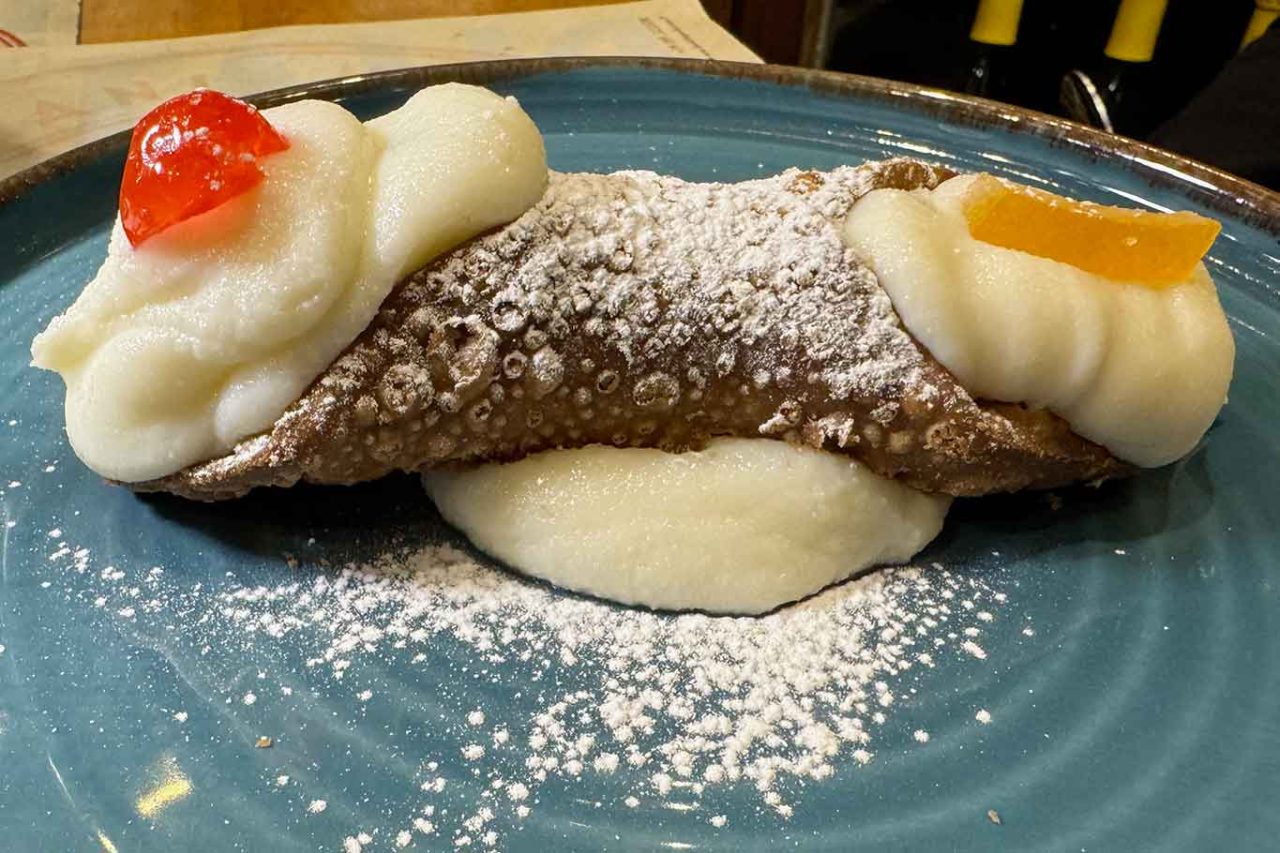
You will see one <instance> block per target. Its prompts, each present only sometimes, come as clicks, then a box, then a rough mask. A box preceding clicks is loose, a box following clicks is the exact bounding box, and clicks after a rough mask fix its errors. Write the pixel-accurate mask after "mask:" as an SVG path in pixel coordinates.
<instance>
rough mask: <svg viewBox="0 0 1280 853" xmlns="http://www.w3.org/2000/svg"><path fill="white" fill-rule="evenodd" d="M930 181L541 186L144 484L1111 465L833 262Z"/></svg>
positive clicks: (997, 477) (1114, 467)
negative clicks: (580, 452) (366, 322)
mask: <svg viewBox="0 0 1280 853" xmlns="http://www.w3.org/2000/svg"><path fill="white" fill-rule="evenodd" d="M947 174H948V173H946V172H944V171H942V170H939V169H936V168H933V167H928V166H924V165H922V164H918V163H914V162H910V161H902V160H898V161H887V162H886V163H882V164H871V165H868V166H862V167H857V168H841V169H836V170H834V171H832V172H829V173H814V172H801V171H798V170H791V171H788V172H785V173H783V174H781V175H778V176H774V177H771V178H766V179H762V180H756V181H748V182H744V183H739V184H695V183H688V182H685V181H682V180H679V179H677V178H671V177H663V176H659V175H655V174H652V173H647V172H623V173H617V174H613V175H588V174H561V175H553V176H552V180H551V183H550V186H549V188H548V191H547V193H546V195H545V196H544V197H543V198H542V200H541V201H540V202H539V203H538V204H537V205H536V206H535V207H534V208H533V209H531V210H530V211H529V212H528V213H526V214H525V215H524V216H522V217H521V218H520V219H519V220H517V221H516V222H514V223H512V224H511V225H509V226H506V227H505V228H502V229H500V230H498V231H496V232H494V233H491V234H489V235H487V236H485V237H483V238H480V239H478V240H475V241H472V242H471V243H469V244H467V245H466V246H463V247H462V248H460V249H458V250H456V251H454V252H451V253H449V254H447V255H445V256H443V257H441V258H439V259H438V260H436V261H435V262H434V263H432V264H430V265H429V266H427V267H426V268H425V269H423V270H421V271H419V272H417V273H415V274H414V275H412V276H411V277H409V279H408V280H406V281H405V282H404V283H403V284H402V285H401V286H400V287H399V288H397V290H396V291H395V292H394V293H393V294H392V295H391V296H390V297H389V298H388V300H387V301H386V302H385V303H384V304H383V306H382V308H381V310H380V311H379V312H378V315H377V317H376V318H375V320H374V321H373V323H372V324H371V326H370V327H369V328H368V329H367V330H366V331H365V332H364V333H363V334H362V335H361V336H360V338H359V339H358V340H357V341H356V343H355V344H354V345H353V346H352V347H351V348H350V349H349V350H348V351H347V352H346V353H345V354H344V355H343V356H342V357H340V358H339V359H338V360H337V361H336V362H335V363H334V364H333V365H332V366H331V367H330V368H329V369H328V370H327V371H326V372H325V373H324V374H323V375H322V376H321V377H320V378H319V380H317V382H316V383H315V384H314V385H313V386H312V387H311V388H310V389H309V390H308V391H307V393H306V394H305V395H304V396H303V397H302V399H301V400H299V401H298V403H296V404H295V405H294V406H292V407H291V408H290V409H289V411H288V412H286V414H285V415H284V416H283V417H282V418H281V419H280V420H279V421H278V422H277V423H276V425H275V426H274V427H273V429H272V430H271V431H270V432H269V433H265V434H263V435H261V436H258V437H256V438H253V439H250V440H248V441H246V442H244V443H242V444H241V445H240V446H238V447H237V448H236V449H235V451H234V452H233V453H231V454H230V455H228V456H227V457H224V458H222V459H218V460H214V461H212V462H210V463H206V464H203V465H198V466H195V467H193V468H191V469H188V470H186V471H184V472H181V473H180V474H179V475H177V476H175V477H172V478H169V479H166V480H162V481H159V482H156V483H152V484H147V485H146V486H145V487H147V488H161V489H165V490H169V491H176V492H178V493H181V494H186V495H190V496H194V497H210V498H213V497H226V496H230V495H234V494H238V493H242V492H243V491H246V490H247V489H249V488H252V487H253V486H256V485H267V484H274V485H288V484H290V483H292V482H296V481H297V480H299V479H306V480H310V481H315V482H328V483H350V482H356V481H360V480H365V479H370V478H372V477H376V476H380V475H382V474H384V473H386V472H388V471H391V470H396V469H403V470H416V469H420V468H424V467H431V466H435V465H441V464H448V463H455V462H466V461H481V460H495V459H514V458H518V457H521V456H524V455H527V454H529V453H532V452H535V451H538V450H543V449H548V448H555V447H576V446H583V445H587V444H593V443H604V444H613V445H617V446H644V447H658V448H661V449H665V450H673V451H680V450H687V449H690V448H695V447H701V446H703V445H704V444H705V443H706V442H707V440H708V439H709V438H710V437H712V436H715V435H738V436H744V437H755V436H766V437H773V438H780V439H787V440H791V441H795V442H801V443H805V444H808V445H812V446H820V447H826V448H828V449H833V450H839V451H844V452H847V453H850V454H852V455H854V456H855V457H857V458H859V459H861V460H862V461H863V462H865V463H866V464H868V465H869V466H870V467H871V468H872V469H873V470H875V471H877V472H878V473H880V474H883V475H886V476H891V477H898V478H901V479H902V480H903V481H904V482H907V483H909V484H911V485H915V486H918V487H920V488H924V489H927V490H936V491H944V492H948V493H952V494H979V493H984V492H988V491H999V490H1008V489H1016V488H1022V487H1027V486H1049V485H1056V484H1059V483H1063V482H1070V481H1075V480H1082V479H1091V478H1094V477H1099V476H1106V475H1108V474H1113V473H1116V472H1117V471H1119V470H1121V469H1122V466H1120V465H1119V464H1118V463H1116V462H1115V460H1114V459H1112V458H1111V457H1110V456H1109V455H1108V454H1107V453H1106V452H1105V451H1103V450H1102V449H1101V448H1099V447H1097V446H1095V445H1092V444H1090V443H1089V442H1086V441H1084V440H1082V439H1080V438H1079V437H1077V436H1075V435H1073V434H1072V433H1071V432H1070V431H1069V430H1068V429H1067V428H1066V427H1065V425H1064V424H1063V423H1062V422H1061V421H1060V420H1059V419H1057V418H1054V417H1053V416H1051V415H1048V414H1047V413H1036V412H1028V411H1025V410H1022V409H1020V408H1018V407H1002V406H996V407H983V406H979V405H978V404H977V403H975V402H974V400H973V399H972V398H971V397H970V396H969V395H968V394H967V393H966V392H965V391H964V389H963V388H962V387H961V386H959V385H958V384H957V383H956V382H955V380H954V378H953V377H951V375H950V374H948V373H947V372H946V371H945V370H942V369H941V368H940V367H939V366H938V365H937V363H936V362H934V361H933V359H932V358H931V357H929V355H928V354H927V353H926V352H925V351H924V350H923V349H922V348H920V347H919V346H918V345H917V344H916V343H915V341H914V340H913V339H912V338H911V336H910V335H909V334H907V333H906V332H905V331H904V330H903V328H902V326H901V324H900V322H899V321H898V318H897V315H896V314H895V312H894V310H893V307H892V305H891V303H890V301H889V298H888V296H887V295H886V294H885V292H884V290H883V289H882V288H881V287H880V286H879V284H878V283H877V281H876V279H875V276H874V275H873V274H871V272H870V270H869V269H868V268H867V267H866V266H865V265H864V264H862V263H861V262H860V261H859V260H858V259H857V256H856V255H855V254H854V253H853V252H852V251H851V250H850V249H848V248H847V247H846V246H845V244H844V242H843V240H842V237H841V233H840V223H841V221H842V220H843V218H844V216H845V215H846V214H847V213H848V211H849V209H850V207H851V206H852V204H853V203H854V201H856V200H857V199H858V198H860V197H861V196H863V195H865V194H866V193H867V192H869V191H870V190H872V189H874V188H876V187H901V188H913V187H920V186H928V187H932V186H936V185H937V183H938V182H940V181H941V180H943V179H944V178H945V177H947Z"/></svg>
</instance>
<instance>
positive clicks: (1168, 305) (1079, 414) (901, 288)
mask: <svg viewBox="0 0 1280 853" xmlns="http://www.w3.org/2000/svg"><path fill="white" fill-rule="evenodd" d="M973 180H974V177H973V176H967V177H958V178H952V179H951V180H949V181H946V182H944V183H943V184H941V185H940V186H939V187H938V188H937V189H935V190H932V191H930V190H918V191H911V192H906V191H901V190H876V191H874V192H872V193H869V194H868V195H867V196H866V197H865V198H863V199H862V200H860V201H859V202H858V203H857V204H856V205H855V206H854V208H853V210H852V211H850V213H849V216H848V218H847V220H846V222H845V229H844V234H845V239H846V241H847V242H848V244H849V245H850V246H851V247H852V248H853V249H854V250H855V251H857V252H858V253H859V254H860V255H862V256H863V258H864V259H865V260H866V261H867V262H868V264H869V265H870V266H871V267H872V268H873V269H874V270H875V273H876V276H877V278H878V279H879V281H880V284H881V285H882V286H883V287H884V289H885V290H886V292H888V294H889V297H890V298H891V299H892V301H893V305H894V308H895V310H896V311H897V312H898V315H899V317H901V319H902V322H903V325H904V326H905V327H906V328H907V330H908V331H910V332H911V334H912V335H914V336H915V337H916V339H917V340H919V341H920V343H922V344H923V345H924V346H925V347H926V348H927V349H928V350H929V352H930V353H932V355H933V356H934V357H935V358H936V359H937V360H938V361H939V362H940V363H941V364H942V366H943V367H945V368H947V370H949V371H950V372H951V373H952V374H953V375H955V377H956V378H957V379H958V380H959V381H960V383H961V384H962V385H963V386H964V387H965V389H966V390H967V391H969V393H970V394H972V395H973V396H974V397H978V398H983V399H989V400H1002V401H1007V402H1018V403H1026V404H1028V405H1031V406H1042V407H1045V408H1048V409H1049V410H1051V411H1053V412H1055V413H1056V414H1058V415H1060V416H1062V417H1063V418H1064V419H1065V420H1066V421H1067V422H1068V423H1069V424H1070V425H1071V427H1072V429H1073V430H1074V431H1075V432H1076V433H1078V434H1079V435H1081V436H1084V437H1085V438H1088V439H1090V440H1091V441H1094V442H1097V443H1098V444H1101V445H1102V446H1103V447H1106V448H1107V449H1108V450H1110V451H1111V452H1112V453H1113V454H1114V455H1115V456H1116V457H1118V458H1120V459H1123V460H1125V461H1127V462H1131V463H1133V464H1136V465H1140V466H1144V467H1154V466H1158V465H1163V464H1166V463H1168V462H1172V461H1173V460H1175V459H1178V458H1180V457H1182V456H1184V455H1186V454H1187V453H1189V452H1190V451H1191V450H1192V449H1193V448H1194V447H1195V445H1196V444H1197V443H1198V442H1199V440H1200V439H1201V437H1202V436H1203V435H1204V433H1205V431H1206V430H1208V428H1209V426H1210V425H1211V424H1212V423H1213V419H1214V418H1215V417H1216V416H1217V414H1218V411H1219V410H1220V409H1221V408H1222V405H1223V403H1224V402H1225V400H1226V394H1227V386H1228V385H1229V384H1230V381H1231V373H1232V366H1233V362H1234V357H1235V344H1234V341H1233V340H1232V337H1231V331H1230V328H1229V327H1228V325H1227V320H1226V316H1225V315H1224V314H1223V311H1222V307H1221V305H1220V304H1219V302H1218V295H1217V291H1216V290H1215V288H1214V284H1213V281H1212V279H1210V278H1209V274H1208V272H1207V271H1206V270H1205V268H1204V264H1203V263H1201V264H1197V265H1196V268H1195V271H1194V272H1193V274H1192V275H1191V276H1190V277H1189V278H1188V279H1187V280H1186V281H1183V282H1181V283H1178V284H1174V285H1172V286H1169V287H1164V288H1160V289H1155V288H1151V287H1146V286H1143V285H1141V284H1132V283H1127V282H1117V281H1111V280H1108V279H1106V278H1103V277H1102V276H1099V275H1096V274H1092V273H1088V272H1085V271H1083V270H1080V269H1077V268H1076V267H1073V266H1070V265H1068V264H1065V263H1061V262H1059V261H1055V260H1052V259H1049V258H1043V257H1037V256H1035V255H1030V254H1027V253H1025V252H1020V251H1016V250H1014V249H1007V248H1002V247H1000V246H994V245H990V244H987V243H983V242H981V241H979V240H976V239H974V238H973V237H972V236H971V235H970V233H969V227H968V223H967V220H966V218H965V209H964V202H965V199H966V194H967V192H968V190H969V186H970V183H971V182H972V181H973Z"/></svg>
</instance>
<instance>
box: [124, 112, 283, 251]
mask: <svg viewBox="0 0 1280 853" xmlns="http://www.w3.org/2000/svg"><path fill="white" fill-rule="evenodd" d="M288 147H289V142H288V140H287V139H285V138H284V136H282V135H281V134H280V132H279V131H277V130H276V129H275V128H274V127H272V126H271V124H270V123H269V122H268V121H267V120H266V119H265V118H263V117H262V114H261V113H259V112H258V111H257V109H255V108H254V107H253V106H251V105H250V104H246V103H245V102H244V101H241V100H239V99H238V98H233V97H231V96H230V95H224V94H223V93H221V92H215V91H213V90H211V89H197V90H196V91H194V92H188V93H187V94H185V95H178V96H177V97H174V98H170V99H169V100H167V101H165V102H164V103H163V104H161V105H160V106H158V107H156V108H155V109H153V110H152V111H151V112H149V113H147V114H146V115H145V116H143V117H142V120H141V121H139V122H138V123H137V125H135V126H134V128H133V139H132V140H131V141H130V143H129V156H128V158H127V159H126V160H125V164H124V178H123V180H122V181H121V183H120V222H121V224H122V225H123V226H124V233H125V235H126V236H127V237H128V238H129V242H130V244H132V245H133V246H138V245H140V244H141V243H142V242H143V241H144V240H146V239H147V238H149V237H152V236H154V235H156V234H158V233H160V232H161V231H164V230H165V229H166V228H169V227H171V226H173V225H176V224H178V223H179V222H182V221H184V220H186V219H190V218H191V217H193V216H197V215H199V214H201V213H205V212H206V211H209V210H212V209H213V208H215V207H217V206H218V205H221V204H224V203H225V202H228V201H230V200H231V199H233V198H235V197H236V196H238V195H240V194H241V193H244V192H247V191H248V190H251V189H253V188H254V187H256V186H257V185H258V184H259V183H261V181H262V168H261V167H260V166H259V165H258V158H259V157H265V156H266V155H268V154H274V153H275V152H277V151H283V150H285V149H286V148H288Z"/></svg>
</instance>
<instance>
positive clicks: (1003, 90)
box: [705, 0, 1280, 189]
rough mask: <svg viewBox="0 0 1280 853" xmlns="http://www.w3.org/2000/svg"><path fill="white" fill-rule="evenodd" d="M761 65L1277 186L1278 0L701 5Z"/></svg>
mask: <svg viewBox="0 0 1280 853" xmlns="http://www.w3.org/2000/svg"><path fill="white" fill-rule="evenodd" d="M705 5H706V6H707V8H708V11H710V12H711V13H712V14H713V16H714V17H716V18H717V19H718V20H720V21H721V22H722V23H723V24H724V25H725V26H727V27H728V28H729V29H730V30H731V31H732V32H733V33H734V34H735V35H737V36H738V37H739V38H741V39H742V40H743V41H744V42H745V43H746V44H747V45H748V46H749V47H751V48H752V49H753V50H755V51H756V53H758V54H759V55H760V56H761V57H762V58H763V59H765V60H766V61H768V62H777V63H784V64H792V65H807V66H812V67H818V68H828V69H832V70H837V71H846V72H852V73H857V74H867V75H871V76H875V77H886V78H890V79H894V80H905V81H909V82H913V83H920V84H924V85H927V86H935V87H938V88H943V89H950V90H954V91H960V92H967V93H970V94H975V95H981V96H983V97H987V98H992V99H995V100H999V101H1004V102H1007V103H1011V104H1017V105H1019V106H1024V107H1029V108H1031V109H1035V110H1039V111H1041V112H1047V113H1052V114H1055V115H1059V116H1063V117H1066V118H1070V119H1074V120H1076V121H1079V122H1083V123H1086V124H1090V125H1093V126H1095V127H1099V128H1103V129H1105V130H1109V131H1113V132H1115V133H1119V134H1122V135H1124V136H1131V137H1135V138H1139V139H1148V140H1151V141H1153V142H1156V143H1158V144H1161V145H1163V146H1164V147H1168V148H1172V149H1174V150H1177V151H1181V152H1182V153H1185V154H1189V155H1191V156H1193V157H1197V158H1199V159H1201V160H1204V161H1206V162H1209V163H1211V164H1214V165H1218V166H1220V167H1222V168H1224V169H1226V170H1228V171H1232V172H1235V173H1237V174H1240V175H1242V176H1243V177H1247V178H1250V179H1252V180H1254V181H1257V182H1259V183H1262V184H1264V185H1267V186H1270V187H1272V188H1274V189H1280V168H1278V165H1277V161H1278V160H1280V26H1278V25H1276V20H1277V17H1280V0H1065V2H1063V0H981V2H979V0H796V2H794V3H786V2H771V0H706V2H705Z"/></svg>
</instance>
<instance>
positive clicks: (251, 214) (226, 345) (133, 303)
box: [32, 84, 547, 482]
mask: <svg viewBox="0 0 1280 853" xmlns="http://www.w3.org/2000/svg"><path fill="white" fill-rule="evenodd" d="M264 115H265V116H266V117H267V119H268V120H269V121H270V122H271V123H272V125H274V126H275V127H276V129H277V130H279V131H280V132H281V133H283V134H284V136H285V137H286V138H287V139H288V140H289V143H290V147H289V149H288V150H286V151H283V152H280V153H277V154H274V155H272V156H270V157H267V158H264V159H263V160H262V161H261V166H262V169H263V172H264V175H265V177H264V180H263V182H262V184H261V185H260V186H259V187H258V188H257V189H256V190H254V191H252V192H250V193H246V194H244V195H242V196H240V197H238V198H236V199H234V200H232V201H230V202H228V203H226V204H224V205H222V206H220V207H218V208H215V209H214V210H212V211H210V212H209V213H206V214H203V215H201V216H199V217H196V218H195V219H192V220H189V221H187V222H184V223H181V224H180V225H178V226H175V227H173V228H171V229H169V230H168V231H166V232H164V233H161V234H159V235H157V236H155V237H153V238H151V239H150V240H148V241H147V242H145V243H144V244H142V245H141V246H139V247H138V248H136V249H135V248H133V247H132V246H130V244H129V241H128V240H127V239H126V238H125V236H124V233H123V230H122V229H121V227H120V224H119V222H118V221H117V223H116V225H115V227H114V229H113V231H112V235H111V241H110V246H109V248H108V254H107V259H106V261H105V262H104V263H103V265H102V267H101V269H100V270H99V272H98V274H97V276H96V277H95V278H94V280H93V281H92V282H90V283H89V285H88V286H87V287H86V288H85V290H84V292H83V293H82V294H81V295H80V297H79V298H78V299H77V300H76V302H75V303H74V304H73V305H72V306H71V307H70V308H69V309H68V310H67V311H66V313H64V314H63V315H61V316H59V317H57V318H55V319H54V320H53V321H52V322H51V323H50V324H49V327H48V328H47V329H46V330H45V331H44V332H43V333H42V334H41V335H39V336H38V337H37V338H36V340H35V342H34V344H33V345H32V355H33V358H34V363H35V364H36V366H38V367H43V368H47V369H50V370H55V371H57V372H59V373H60V374H62V376H63V379H64V380H65V382H66V385H67V396H66V422H67V433H68V436H69V438H70V440H71V444H72V446H73V448H74V449H75V451H76V454H77V455H78V456H79V457H80V458H81V459H82V460H83V461H84V462H85V463H86V464H87V465H88V466H89V467H90V468H92V469H94V470H95V471H97V472H98V473H100V474H102V475H104V476H106V477H110V478H112V479H116V480H121V481H125V482H136V481H141V480H147V479H152V478H155V477H160V476H164V475H166V474H170V473H173V472H174V471H177V470H179V469H181V468H183V467H185V466H187V465H190V464H192V463H194V462H199V461H201V460H204V459H208V458H210V457H213V456H216V455H218V454H220V453H224V452H226V451H227V450H229V449H230V448H231V447H232V446H234V445H235V443H236V442H237V441H238V440H240V439H242V438H245V437H246V436H249V435H252V434H254V433H256V432H259V431H261V430H263V429H266V428H267V427H269V426H270V425H271V424H272V423H273V422H274V421H275V420H276V418H278V417H279V416H280V414H281V413H283V411H284V410H285V408H287V407H288V405H289V404H290V403H291V402H293V401H294V400H295V399H297V397H298V396H299V395H300V394H301V393H302V391H303V390H304V389H305V388H306V387H307V385H308V384H310V383H311V381H312V380H313V379H314V378H315V377H316V376H317V375H319V374H320V373H321V371H323V370H324V369H325V367H327V366H328V365H329V364H330V363H331V362H332V361H333V359H334V358H335V357H337V355H338V354H339V353H340V352H341V351H342V350H343V348H345V347H346V346H347V344H349V343H350V342H351V341H352V340H353V339H354V338H355V337H356V336H357V335H358V334H359V333H360V332H361V331H362V330H363V329H364V328H365V327H366V326H367V325H368V323H369V321H370V320H371V319H372V318H373V315H374V313H375V312H376V311H377V309H378V305H379V304H380V303H381V302H382V300H383V299H384V298H385V297H386V295H387V294H388V293H389V292H390V291H391V289H392V288H393V287H394V285H395V283H396V282H397V281H398V280H400V279H401V278H403V277H404V276H405V275H406V274H408V273H409V272H411V271H413V270H414V269H416V268H418V267H420V266H422V265H423V264H425V263H427V262H429V261H430V260H431V259H432V258H434V257H435V256H437V255H439V254H440V253H442V252H445V251H448V250H449V249H451V248H453V247H454V246H457V245H458V244H460V243H462V242H465V241H466V240H468V239H470V238H471V237H474V236H475V235H477V234H479V233H481V232H483V231H485V230H487V229H489V228H493V227H495V226H498V225H502V224H505V223H507V222H510V221H512V220H514V219H516V218H518V217H519V216H520V215H521V214H522V213H524V212H525V211H526V210H528V209H529V208H530V207H532V206H533V205H534V204H535V203H536V202H537V200H538V198H539V197H541V195H542V192H543V190H544V189H545V186H546V181H547V167H546V156H545V152H544V149H543V145H542V138H541V136H540V134H539V133H538V130H537V128H536V127H535V126H534V124H533V122H532V120H530V118H529V117H528V116H527V115H526V114H525V113H524V112H523V111H522V110H521V109H520V108H519V106H518V105H516V104H515V103H514V101H512V100H509V99H504V98H502V97H500V96H498V95H496V94H494V93H492V92H490V91H488V90H486V89H481V88H478V87H474V86H463V85H458V84H449V85H445V86H436V87H431V88H428V89H424V90H422V91H421V92H419V93H418V94H416V95H414V96H413V97H412V98H411V99H410V100H409V101H408V102H407V103H406V104H405V105H404V106H403V107H401V108H400V109H398V110H396V111H394V112H392V113H389V114H387V115H385V116H381V117H379V118H377V119H374V120H372V121H370V122H368V123H367V124H361V123H360V121H359V120H358V119H356V118H355V117H354V116H352V115H351V114H350V113H348V112H347V111H346V110H344V109H342V108H341V107H339V106H337V105H335V104H330V103H325V102H320V101H302V102H298V103H294V104H288V105H285V106H282V107H277V108H275V109H271V110H267V111H265V112H264Z"/></svg>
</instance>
